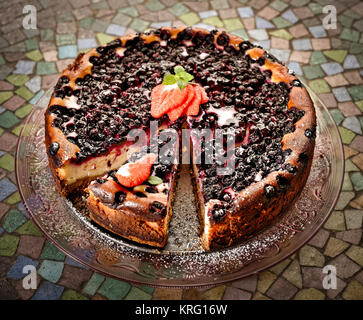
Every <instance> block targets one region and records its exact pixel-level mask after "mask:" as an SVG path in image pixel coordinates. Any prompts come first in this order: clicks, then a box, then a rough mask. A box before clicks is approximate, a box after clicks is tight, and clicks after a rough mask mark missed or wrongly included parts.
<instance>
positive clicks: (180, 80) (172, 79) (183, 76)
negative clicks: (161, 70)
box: [163, 66, 194, 90]
mask: <svg viewBox="0 0 363 320" xmlns="http://www.w3.org/2000/svg"><path fill="white" fill-rule="evenodd" d="M174 73H175V74H171V73H170V72H167V73H166V74H165V75H164V80H163V84H166V85H172V84H175V83H176V84H178V87H179V89H180V90H183V89H184V88H185V87H186V86H187V85H188V83H191V82H190V81H192V80H193V79H194V76H193V75H191V74H190V73H188V72H186V71H185V69H184V68H183V67H182V66H176V67H174Z"/></svg>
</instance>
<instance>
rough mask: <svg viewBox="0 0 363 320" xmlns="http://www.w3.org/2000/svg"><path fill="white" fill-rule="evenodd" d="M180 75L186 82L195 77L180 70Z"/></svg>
mask: <svg viewBox="0 0 363 320" xmlns="http://www.w3.org/2000/svg"><path fill="white" fill-rule="evenodd" d="M178 77H179V78H180V79H182V80H184V81H186V82H188V81H192V80H193V79H194V76H193V75H191V74H190V73H188V72H185V71H182V72H179V73H178Z"/></svg>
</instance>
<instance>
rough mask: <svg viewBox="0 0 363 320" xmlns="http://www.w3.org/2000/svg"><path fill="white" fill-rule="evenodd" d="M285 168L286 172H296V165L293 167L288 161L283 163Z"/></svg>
mask: <svg viewBox="0 0 363 320" xmlns="http://www.w3.org/2000/svg"><path fill="white" fill-rule="evenodd" d="M285 169H286V171H287V172H289V173H292V174H295V173H296V172H297V169H296V167H294V166H293V165H291V164H290V163H288V164H286V165H285Z"/></svg>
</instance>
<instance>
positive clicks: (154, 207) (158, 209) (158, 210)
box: [149, 201, 166, 216]
mask: <svg viewBox="0 0 363 320" xmlns="http://www.w3.org/2000/svg"><path fill="white" fill-rule="evenodd" d="M149 210H150V212H152V213H153V214H156V215H160V216H165V215H166V207H165V205H164V204H162V203H161V202H159V201H153V202H152V203H151V204H150V205H149Z"/></svg>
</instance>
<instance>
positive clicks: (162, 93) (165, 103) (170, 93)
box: [151, 84, 187, 118]
mask: <svg viewBox="0 0 363 320" xmlns="http://www.w3.org/2000/svg"><path fill="white" fill-rule="evenodd" d="M160 86H161V88H160ZM153 99H154V101H153ZM186 99H187V90H186V88H183V89H182V90H181V89H179V87H178V86H177V85H173V86H170V85H163V84H161V85H158V86H156V87H155V88H154V89H153V90H152V91H151V115H152V116H153V117H154V118H160V117H162V116H163V115H164V114H165V113H167V112H168V111H169V110H171V109H174V108H175V107H178V106H180V105H182V104H183V103H184V102H185V100H186Z"/></svg>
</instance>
